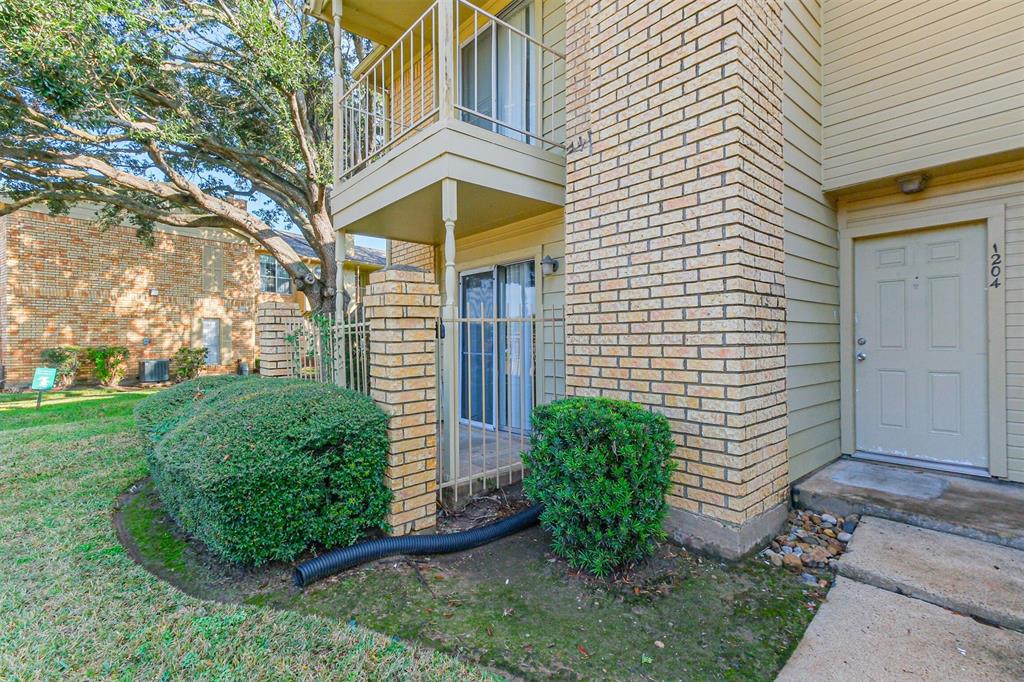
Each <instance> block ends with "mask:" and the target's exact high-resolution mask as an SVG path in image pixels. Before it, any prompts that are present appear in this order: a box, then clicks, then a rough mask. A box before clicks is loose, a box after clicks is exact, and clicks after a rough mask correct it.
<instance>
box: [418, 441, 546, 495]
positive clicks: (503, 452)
mask: <svg viewBox="0 0 1024 682" xmlns="http://www.w3.org/2000/svg"><path fill="white" fill-rule="evenodd" d="M529 448H530V436H529V434H521V433H519V432H512V431H508V430H494V429H484V428H482V427H480V426H476V425H469V424H460V425H459V461H458V467H457V468H456V469H455V471H452V469H453V467H452V462H451V460H450V459H445V455H442V456H441V459H442V461H441V462H439V463H438V466H439V467H440V469H441V472H442V479H443V480H445V481H451V480H455V479H457V480H458V481H459V484H458V496H457V497H458V501H459V502H460V503H461V502H463V501H468V499H469V498H470V497H471V496H473V495H476V494H478V493H482V492H486V491H487V490H493V489H494V488H500V487H502V486H506V485H511V484H513V483H516V482H518V481H520V480H521V479H522V466H521V459H520V454H521V453H522V452H523V451H524V450H528V449H529ZM441 452H442V453H444V452H446V449H445V448H442V450H441ZM447 485H448V487H454V486H453V484H447ZM449 502H454V500H449Z"/></svg>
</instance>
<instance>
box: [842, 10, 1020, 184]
mask: <svg viewBox="0 0 1024 682" xmlns="http://www.w3.org/2000/svg"><path fill="white" fill-rule="evenodd" d="M823 9H824V12H823V17H824V32H823V36H824V40H823V46H824V49H823V54H824V59H823V75H824V89H823V90H824V103H823V109H822V111H823V114H824V118H823V123H824V143H825V149H824V159H823V160H824V181H825V188H826V189H827V190H833V189H838V188H842V187H848V186H851V185H854V184H858V183H862V182H866V181H870V180H875V179H879V178H885V177H890V176H898V175H900V174H904V173H908V172H913V171H917V170H925V169H928V168H931V167H935V166H940V165H942V164H948V163H954V162H958V161H963V160H967V159H972V158H977V157H981V156H985V155H989V154H995V153H999V152H1006V151H1009V150H1013V149H1019V148H1021V147H1022V146H1024V115H1022V114H1021V111H1022V110H1024V2H1020V1H1019V0H924V1H923V2H909V1H905V2H884V1H882V0H874V1H869V0H855V1H851V0H825V1H824V8H823Z"/></svg>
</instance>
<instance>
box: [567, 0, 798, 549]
mask: <svg viewBox="0 0 1024 682" xmlns="http://www.w3.org/2000/svg"><path fill="white" fill-rule="evenodd" d="M566 17H567V20H566V23H567V28H568V33H567V36H566V44H567V62H568V63H567V76H566V83H567V85H566V87H567V92H566V99H567V126H568V130H567V133H568V139H569V140H570V141H575V142H577V143H581V144H580V145H579V146H580V148H579V149H578V150H577V151H574V152H571V153H570V154H569V156H568V159H567V169H566V170H567V188H566V193H567V197H566V198H567V204H566V263H567V274H566V303H567V329H566V334H567V336H566V350H567V352H566V356H567V371H566V374H567V377H566V381H567V385H568V390H569V392H570V393H575V394H577V395H607V396H613V397H617V398H622V399H626V400H631V401H634V402H638V403H642V404H645V405H648V406H650V407H651V409H654V410H657V411H659V412H662V413H664V414H665V415H667V416H668V417H669V419H670V421H671V423H672V428H673V432H674V434H675V438H676V442H677V443H678V448H677V450H676V458H677V460H678V463H679V468H678V471H677V473H676V475H675V482H674V485H673V488H672V491H671V495H670V498H669V502H670V505H671V507H672V508H673V509H674V510H676V511H677V512H678V513H677V514H676V515H675V516H674V517H673V518H675V519H677V520H678V519H683V520H684V521H687V522H692V523H683V524H682V531H681V534H682V535H687V534H690V533H694V534H698V535H699V534H700V533H701V532H702V530H701V524H705V526H704V528H705V529H706V528H709V527H713V528H714V529H715V530H714V532H716V533H717V532H718V531H719V530H721V529H722V528H724V529H726V530H735V529H736V527H737V526H742V525H744V524H745V523H746V522H749V521H751V520H753V519H755V518H756V517H758V516H759V515H760V514H762V513H763V512H766V511H771V512H772V514H771V516H772V518H773V519H774V518H775V517H777V516H778V513H777V511H778V510H779V509H780V506H779V505H781V504H782V503H784V502H785V501H786V499H787V454H786V396H785V345H784V344H785V335H784V334H785V333H784V321H785V319H784V318H785V300H784V291H783V285H784V282H783V274H782V272H783V269H782V263H783V251H782V238H783V229H782V206H781V194H782V116H781V90H782V65H781V30H782V29H781V15H780V7H779V4H778V2H774V1H770V2H760V1H759V0H728V1H727V0H721V1H707V0H704V1H700V2H697V1H686V0H651V1H650V2H647V3H636V2H632V3H631V2H626V1H625V0H617V1H609V0H568V1H567V3H566ZM708 520H711V521H712V522H713V524H712V525H711V526H708V525H707V524H706V521H708ZM670 525H671V524H670ZM769 525H770V524H769ZM739 534H740V533H738V532H737V533H733V536H732V537H733V540H735V536H737V535H739ZM685 539H688V538H685ZM729 542H733V541H732V540H730V541H729ZM696 544H700V541H699V539H698V541H697V542H696ZM733 544H734V545H735V542H734V543H733ZM716 549H721V550H722V551H723V552H724V553H726V554H736V553H742V551H745V550H744V548H740V547H738V545H735V546H731V547H722V548H717V547H716Z"/></svg>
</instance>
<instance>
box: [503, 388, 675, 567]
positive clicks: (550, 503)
mask: <svg viewBox="0 0 1024 682" xmlns="http://www.w3.org/2000/svg"><path fill="white" fill-rule="evenodd" d="M531 419H532V424H533V433H532V435H531V438H530V443H531V450H530V451H529V452H526V453H523V462H524V464H525V465H526V467H527V469H528V472H527V475H526V477H525V479H524V481H523V487H524V489H525V491H526V495H527V497H529V498H530V499H531V500H532V501H534V502H539V503H541V504H543V505H544V511H543V512H542V513H541V516H540V520H541V525H543V526H544V528H546V529H547V530H548V531H549V532H550V533H551V535H552V549H553V550H554V552H555V553H556V554H558V555H559V556H561V557H562V558H564V559H565V560H566V561H568V562H569V565H570V566H573V567H575V568H580V569H583V570H585V571H588V572H590V573H593V574H594V575H598V576H604V575H607V574H608V573H609V572H610V571H611V570H613V569H615V568H616V567H619V566H622V565H623V564H626V563H628V562H631V561H637V560H639V559H642V558H643V557H645V556H647V555H648V554H650V553H651V552H652V551H653V550H654V547H655V544H656V542H657V541H658V540H661V539H663V538H664V537H665V532H664V531H663V530H662V526H661V524H662V521H663V520H664V518H665V513H666V511H667V505H666V502H665V495H666V493H668V490H669V485H670V483H671V479H672V470H673V468H674V465H673V462H672V460H671V459H670V456H671V454H672V451H673V449H674V447H675V444H674V442H673V440H672V433H671V431H670V430H669V424H668V420H667V419H665V417H664V416H663V415H660V414H656V413H653V412H650V411H648V410H646V409H644V408H643V407H641V406H640V405H636V404H634V403H628V402H625V401H621V400H611V399H608V398H568V399H565V400H559V401H556V402H553V403H550V404H548V405H540V406H538V407H537V408H535V409H534V411H533V415H532V418H531Z"/></svg>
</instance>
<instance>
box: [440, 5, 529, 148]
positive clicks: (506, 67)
mask: <svg viewBox="0 0 1024 682" xmlns="http://www.w3.org/2000/svg"><path fill="white" fill-rule="evenodd" d="M498 18H499V19H500V20H501V22H502V23H494V22H489V23H488V24H487V25H486V26H483V27H481V28H480V30H479V31H478V32H477V33H476V34H475V35H473V36H471V37H470V38H469V39H468V40H466V41H465V42H464V43H462V45H461V48H460V54H459V61H460V63H459V66H460V70H459V73H460V81H461V82H460V84H459V90H460V102H461V107H462V119H463V120H464V121H467V122H469V123H472V124H474V125H477V126H480V127H482V128H487V129H489V130H493V131H494V132H497V133H500V134H502V135H504V136H505V137H511V138H512V139H516V140H520V141H522V142H532V136H531V134H532V133H533V132H534V129H535V127H536V121H535V117H536V115H537V101H536V100H537V93H536V82H537V79H536V76H537V74H535V73H534V72H535V70H536V69H537V64H536V61H535V60H536V56H537V55H536V54H535V52H536V47H534V45H533V44H531V42H530V40H529V39H528V38H526V37H524V36H532V34H533V30H532V29H533V21H534V18H533V3H532V2H530V1H529V0H526V1H523V2H515V3H513V4H512V6H511V7H509V8H507V9H506V10H505V11H503V12H502V13H501V14H499V15H498ZM501 124H505V125H501Z"/></svg>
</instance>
